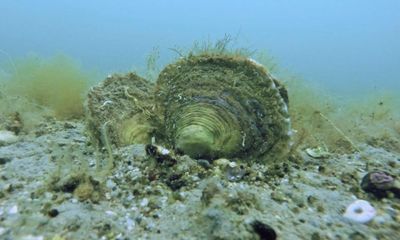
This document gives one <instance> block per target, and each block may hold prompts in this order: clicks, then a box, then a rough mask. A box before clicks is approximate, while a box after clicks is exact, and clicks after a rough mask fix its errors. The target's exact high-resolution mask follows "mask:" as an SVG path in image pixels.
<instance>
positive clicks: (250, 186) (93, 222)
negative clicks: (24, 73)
mask: <svg viewBox="0 0 400 240" xmlns="http://www.w3.org/2000/svg"><path fill="white" fill-rule="evenodd" d="M84 132H85V129H84V124H83V123H82V122H61V121H49V122H48V123H43V124H42V125H41V126H40V127H38V128H37V129H36V130H35V131H33V132H32V133H30V134H27V135H21V136H19V140H18V141H17V142H15V143H12V144H9V145H5V146H1V147H0V239H31V240H33V239H58V240H59V239H257V238H258V239H273V238H274V234H276V235H277V239H291V240H292V239H313V240H317V239H399V238H398V236H399V235H400V234H399V233H400V201H399V199H397V198H395V197H394V196H389V197H388V198H383V199H377V198H375V197H374V196H372V195H370V194H368V193H365V192H364V191H363V190H362V189H361V187H360V182H361V179H362V178H363V176H364V175H365V174H367V172H368V170H373V169H380V170H384V171H388V172H390V173H391V174H393V175H394V176H399V172H400V169H399V164H400V154H399V153H396V152H390V151H389V150H385V149H384V148H377V147H372V146H370V145H367V144H362V145H360V149H361V153H360V152H357V153H353V154H344V155H340V154H331V155H330V156H329V157H326V158H320V159H318V158H312V157H310V156H309V155H307V154H306V152H305V151H304V150H302V149H299V154H298V159H297V160H296V161H295V162H293V163H291V164H288V165H285V166H284V167H285V168H287V169H286V170H285V171H284V174H282V176H280V177H278V178H274V179H270V178H269V177H268V173H269V172H271V171H272V169H271V167H270V166H268V165H261V164H256V163H254V164H248V165H246V166H245V170H243V171H236V170H235V169H232V167H234V166H235V164H236V163H234V162H233V161H229V160H226V161H227V162H226V161H225V162H224V161H215V162H214V163H211V164H208V163H207V162H204V161H197V160H194V159H190V158H189V157H187V156H182V157H179V158H178V161H181V162H182V163H178V165H179V164H180V166H178V167H176V166H175V167H174V168H171V172H173V173H170V172H168V166H157V163H154V160H152V159H151V156H147V153H146V151H145V147H144V146H143V145H131V146H128V147H124V148H120V149H114V151H113V157H114V160H115V163H114V167H113V168H112V169H110V170H108V172H107V171H106V172H105V171H101V173H100V170H98V169H99V168H98V166H96V165H98V164H99V162H98V161H97V160H96V159H98V158H102V159H107V158H108V157H109V156H107V153H106V152H104V153H96V151H94V149H93V147H92V146H90V144H88V141H87V138H86V136H85V134H84ZM165 169H167V170H165ZM199 169H200V170H199ZM82 171H86V174H87V177H86V180H85V181H87V182H90V183H91V185H88V189H89V190H88V191H89V192H90V191H91V192H90V193H88V194H89V195H87V196H86V195H85V192H83V193H82V191H83V190H84V188H83V187H81V189H80V193H78V192H77V191H78V190H77V189H76V188H77V186H76V185H79V182H78V183H74V181H73V180H71V179H68V178H69V177H71V174H73V173H74V172H82ZM105 173H106V174H105ZM163 178H164V179H163ZM165 178H168V179H167V180H165ZM88 179H89V180H88ZM76 181H81V180H79V179H78V180H76ZM71 182H72V183H71ZM74 184H75V185H74ZM96 184H99V185H100V186H101V187H100V186H98V188H99V189H100V188H101V190H98V191H97V192H96V190H95V188H96V186H95V185H96ZM82 189H83V190H82ZM95 194H99V196H97V195H95ZM356 199H363V200H366V201H368V202H369V203H370V204H371V205H372V206H373V207H374V208H375V209H376V212H377V214H376V216H375V217H374V218H373V219H372V220H371V221H370V222H368V223H358V222H354V221H351V220H349V219H347V218H345V217H344V216H343V213H344V211H345V209H346V207H347V206H348V205H349V204H351V203H352V202H354V201H355V200H356Z"/></svg>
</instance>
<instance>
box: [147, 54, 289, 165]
mask: <svg viewBox="0 0 400 240" xmlns="http://www.w3.org/2000/svg"><path fill="white" fill-rule="evenodd" d="M155 102H156V111H157V112H158V113H159V114H160V115H161V116H160V119H163V121H164V126H163V127H164V128H165V129H163V132H164V133H165V136H166V142H167V143H168V144H169V145H170V146H171V147H173V148H174V149H177V150H179V151H182V152H184V153H185V154H188V155H190V156H191V157H193V158H206V159H216V158H220V157H227V158H231V157H246V158H252V157H254V158H258V159H263V160H264V159H267V158H269V157H271V156H274V157H275V156H277V154H280V153H284V152H286V150H287V149H288V141H289V138H290V132H291V131H290V129H291V126H290V117H289V113H288V95H287V92H286V89H285V88H284V87H283V86H282V85H281V84H280V83H279V82H278V81H277V80H276V79H275V78H273V77H272V76H271V75H270V74H269V73H268V72H267V70H266V69H265V68H264V67H263V66H261V65H259V64H257V63H254V61H252V60H250V59H247V58H245V57H241V56H229V55H223V54H212V55H209V54H203V55H197V56H194V55H189V56H188V57H186V58H182V59H180V60H179V61H177V62H176V63H173V64H170V65H168V66H167V67H166V68H165V69H164V70H163V71H162V72H161V73H160V75H159V78H158V80H157V84H156V90H155ZM261 156H262V157H261Z"/></svg>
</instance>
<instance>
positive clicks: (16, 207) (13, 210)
mask: <svg viewBox="0 0 400 240" xmlns="http://www.w3.org/2000/svg"><path fill="white" fill-rule="evenodd" d="M17 213H18V206H17V205H14V206H12V207H11V208H10V209H9V210H8V214H10V215H14V214H17Z"/></svg>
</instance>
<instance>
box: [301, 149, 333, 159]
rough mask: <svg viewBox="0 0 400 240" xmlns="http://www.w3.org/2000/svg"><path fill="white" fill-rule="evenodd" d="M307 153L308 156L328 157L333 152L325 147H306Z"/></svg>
mask: <svg viewBox="0 0 400 240" xmlns="http://www.w3.org/2000/svg"><path fill="white" fill-rule="evenodd" d="M305 151H306V153H307V155H308V156H310V157H312V158H326V157H329V156H330V155H331V154H330V153H329V152H328V151H327V150H326V149H325V148H323V147H317V148H306V150H305Z"/></svg>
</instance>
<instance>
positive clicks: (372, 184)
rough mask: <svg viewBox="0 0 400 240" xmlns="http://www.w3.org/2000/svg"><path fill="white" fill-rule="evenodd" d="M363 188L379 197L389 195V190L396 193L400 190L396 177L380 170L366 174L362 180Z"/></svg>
mask: <svg viewBox="0 0 400 240" xmlns="http://www.w3.org/2000/svg"><path fill="white" fill-rule="evenodd" d="M361 188H362V189H363V190H364V191H366V192H369V193H372V194H373V195H375V197H377V198H384V197H387V196H388V193H389V192H393V193H394V194H395V195H397V193H398V192H399V189H398V188H397V186H396V184H395V178H394V177H393V176H392V175H391V174H389V173H388V172H385V171H379V170H376V171H372V172H369V173H368V174H366V175H365V176H364V177H363V179H362V181H361Z"/></svg>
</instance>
